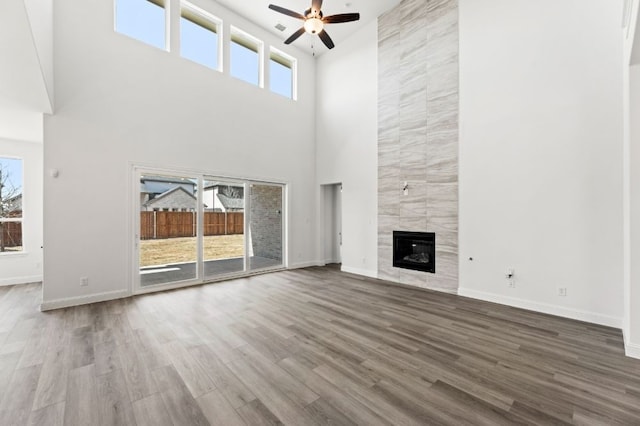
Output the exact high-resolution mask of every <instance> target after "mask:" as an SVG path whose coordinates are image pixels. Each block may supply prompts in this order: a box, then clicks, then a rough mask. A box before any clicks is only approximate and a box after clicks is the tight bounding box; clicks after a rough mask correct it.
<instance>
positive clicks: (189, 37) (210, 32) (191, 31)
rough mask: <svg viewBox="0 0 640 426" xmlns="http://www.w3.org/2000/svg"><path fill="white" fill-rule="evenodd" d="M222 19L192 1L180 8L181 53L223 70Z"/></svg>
mask: <svg viewBox="0 0 640 426" xmlns="http://www.w3.org/2000/svg"><path fill="white" fill-rule="evenodd" d="M221 30H222V21H220V20H219V19H218V18H216V17H214V16H213V15H210V14H209V13H207V12H205V11H204V10H202V9H199V8H197V7H196V6H193V5H192V4H190V3H186V2H183V3H182V7H181V10H180V55H181V56H182V57H183V58H186V59H189V60H192V61H193V62H197V63H199V64H201V65H205V66H207V67H209V68H213V69H214V70H217V71H222V58H221V56H222V55H221V53H222V49H221V46H220V45H221V42H222V37H221V36H220V33H221Z"/></svg>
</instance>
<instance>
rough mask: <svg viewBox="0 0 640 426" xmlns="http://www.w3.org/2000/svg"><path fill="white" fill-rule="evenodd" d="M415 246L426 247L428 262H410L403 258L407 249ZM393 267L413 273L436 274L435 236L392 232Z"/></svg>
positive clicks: (425, 233)
mask: <svg viewBox="0 0 640 426" xmlns="http://www.w3.org/2000/svg"><path fill="white" fill-rule="evenodd" d="M416 244H421V245H425V246H427V251H428V252H427V255H428V258H429V261H428V262H425V263H421V262H411V261H407V260H405V259H404V258H405V257H406V253H407V252H408V247H409V246H413V247H415V246H416ZM393 266H394V267H396V268H404V269H412V270H415V271H424V272H431V273H434V274H435V272H436V234H435V233H433V232H407V231H393Z"/></svg>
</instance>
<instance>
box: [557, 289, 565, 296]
mask: <svg viewBox="0 0 640 426" xmlns="http://www.w3.org/2000/svg"><path fill="white" fill-rule="evenodd" d="M566 295H567V288H566V287H560V288H558V296H562V297H564V296H566Z"/></svg>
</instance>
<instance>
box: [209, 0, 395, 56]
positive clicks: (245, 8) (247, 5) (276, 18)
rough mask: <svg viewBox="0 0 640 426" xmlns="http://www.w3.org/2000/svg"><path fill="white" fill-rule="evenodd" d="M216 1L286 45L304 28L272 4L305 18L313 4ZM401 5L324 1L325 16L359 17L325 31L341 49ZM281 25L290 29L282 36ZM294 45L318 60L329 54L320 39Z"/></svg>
mask: <svg viewBox="0 0 640 426" xmlns="http://www.w3.org/2000/svg"><path fill="white" fill-rule="evenodd" d="M216 1H217V2H218V3H220V4H222V5H223V6H225V7H227V8H229V9H230V10H232V11H233V12H235V13H237V14H238V15H241V16H244V17H245V18H247V19H248V20H250V21H252V22H253V23H255V24H256V25H258V26H260V27H262V28H265V29H266V30H268V31H270V32H272V33H274V34H277V35H278V37H280V39H282V41H283V42H284V40H286V39H287V38H289V36H290V35H291V34H293V33H294V32H295V31H296V30H298V29H299V28H300V27H301V26H302V21H300V20H298V19H296V18H292V17H289V16H287V15H283V14H281V13H278V12H276V11H273V10H271V9H269V4H275V5H277V6H281V7H284V8H286V9H289V10H293V11H294V12H298V13H300V14H303V13H304V11H305V10H306V9H308V8H309V7H311V0H253V1H238V0H216ZM398 3H400V0H324V2H323V4H322V13H323V14H324V15H325V16H329V15H336V14H339V13H355V12H358V13H360V20H359V21H356V22H348V23H344V24H330V25H327V26H326V27H325V29H326V31H327V34H329V36H330V37H331V39H333V42H334V43H335V45H336V46H340V43H341V42H342V41H344V40H346V39H347V38H349V36H350V35H351V34H353V33H355V32H356V31H358V30H359V29H360V28H362V27H363V26H365V25H366V24H368V23H370V22H371V21H374V20H375V19H377V18H378V16H379V15H381V14H382V13H384V12H386V11H387V10H389V9H391V8H392V7H394V6H395V5H397V4H398ZM279 23H280V24H282V25H284V26H285V27H287V29H286V30H284V31H282V32H280V31H278V30H277V29H276V28H275V26H276V25H277V24H279ZM292 45H293V46H296V47H298V48H300V49H302V50H304V51H306V52H309V53H314V52H315V54H316V56H317V55H320V54H322V53H324V52H326V51H328V49H327V48H326V47H325V46H324V44H323V43H322V41H320V39H319V38H318V37H317V36H314V35H311V34H306V33H305V34H303V35H302V36H301V37H300V38H299V39H297V40H296V41H294V42H293V43H292ZM312 46H313V48H312Z"/></svg>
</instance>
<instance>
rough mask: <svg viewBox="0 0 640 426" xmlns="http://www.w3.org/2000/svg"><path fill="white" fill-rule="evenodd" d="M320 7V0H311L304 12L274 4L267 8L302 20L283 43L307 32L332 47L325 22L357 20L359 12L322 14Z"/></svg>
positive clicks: (335, 22)
mask: <svg viewBox="0 0 640 426" xmlns="http://www.w3.org/2000/svg"><path fill="white" fill-rule="evenodd" d="M321 8H322V0H312V1H311V7H310V8H309V9H307V10H305V11H304V14H300V13H298V12H294V11H293V10H289V9H285V8H284V7H280V6H276V5H275V4H270V5H269V9H272V10H275V11H276V12H280V13H282V14H285V15H288V16H292V17H294V18H297V19H300V20H303V21H304V24H303V26H302V28H300V29H299V30H298V31H296V32H295V33H293V34H292V35H291V37H289V38H288V39H286V40H285V41H284V44H290V43H292V42H293V41H295V40H296V39H297V38H298V37H300V36H301V35H302V34H304V33H305V32H307V33H309V34H317V35H318V37H320V40H322V42H323V43H324V45H325V46H327V47H328V48H329V49H333V48H334V46H335V44H333V40H331V37H329V34H327V32H326V31H325V29H324V26H325V24H340V23H343V22H352V21H357V20H358V19H360V14H359V13H341V14H338V15H331V16H324V15H323V14H322V10H321Z"/></svg>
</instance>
